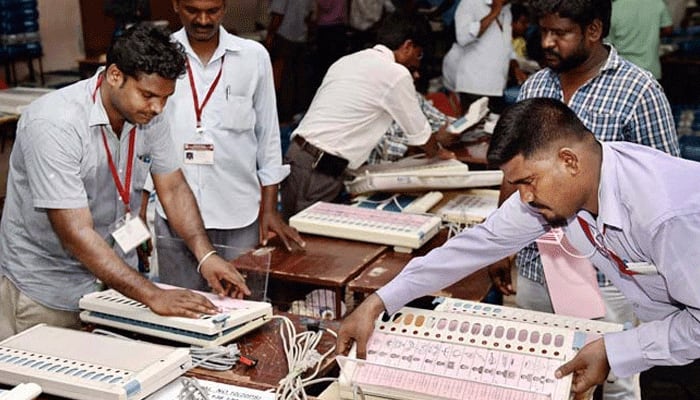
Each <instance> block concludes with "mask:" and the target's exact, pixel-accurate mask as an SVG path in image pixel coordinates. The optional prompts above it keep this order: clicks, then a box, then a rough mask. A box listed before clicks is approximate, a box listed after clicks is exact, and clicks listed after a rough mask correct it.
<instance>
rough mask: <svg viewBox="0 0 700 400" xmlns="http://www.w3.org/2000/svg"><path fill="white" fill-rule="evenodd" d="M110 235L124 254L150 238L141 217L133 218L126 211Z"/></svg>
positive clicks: (149, 233)
mask: <svg viewBox="0 0 700 400" xmlns="http://www.w3.org/2000/svg"><path fill="white" fill-rule="evenodd" d="M112 237H113V238H114V241H115V242H117V244H118V245H119V247H120V248H121V249H122V251H123V252H124V253H125V254H126V253H128V252H130V251H131V250H133V249H135V248H136V246H138V245H139V244H141V243H143V242H144V241H145V240H148V239H150V238H151V232H149V231H148V228H147V227H146V224H144V223H143V221H141V218H138V217H136V218H134V217H132V216H131V214H129V213H127V214H126V215H125V216H124V217H123V218H122V219H121V220H119V221H118V222H117V224H116V229H115V230H114V231H113V232H112Z"/></svg>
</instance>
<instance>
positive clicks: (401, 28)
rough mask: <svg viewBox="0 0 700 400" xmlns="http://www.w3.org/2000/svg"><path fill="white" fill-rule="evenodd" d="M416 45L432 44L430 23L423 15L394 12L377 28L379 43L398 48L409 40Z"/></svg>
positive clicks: (393, 48) (394, 48)
mask: <svg viewBox="0 0 700 400" xmlns="http://www.w3.org/2000/svg"><path fill="white" fill-rule="evenodd" d="M407 40H410V41H412V42H413V43H414V44H415V45H416V46H420V47H423V48H425V47H427V46H428V45H429V44H430V42H431V41H430V25H429V24H428V20H427V19H425V17H423V16H421V15H410V14H405V13H403V12H399V11H397V12H394V13H392V14H389V15H387V16H386V17H384V20H383V21H382V23H381V25H380V26H379V29H378V30H377V43H380V44H383V45H384V46H386V47H388V48H390V49H392V50H396V49H398V48H399V47H401V45H402V44H403V43H404V42H405V41H407Z"/></svg>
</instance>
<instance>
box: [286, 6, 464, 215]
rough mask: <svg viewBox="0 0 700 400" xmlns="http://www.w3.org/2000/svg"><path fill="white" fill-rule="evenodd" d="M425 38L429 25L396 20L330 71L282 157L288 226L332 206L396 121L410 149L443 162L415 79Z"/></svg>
mask: <svg viewBox="0 0 700 400" xmlns="http://www.w3.org/2000/svg"><path fill="white" fill-rule="evenodd" d="M428 38H429V34H428V27H427V22H426V21H425V20H424V19H422V20H421V19H419V18H418V17H408V16H405V15H403V14H398V13H397V14H392V15H390V16H388V17H387V18H386V19H385V20H384V23H383V25H382V26H381V27H380V29H379V32H378V42H379V43H381V44H378V45H376V46H374V47H373V48H370V49H366V50H362V51H359V52H356V53H353V54H350V55H348V56H345V57H343V58H341V59H340V60H338V61H336V62H335V63H334V64H333V65H331V67H330V68H329V69H328V73H327V74H326V76H325V77H324V79H323V83H322V84H321V87H320V88H319V89H318V91H317V92H316V96H315V97H314V99H313V101H312V103H311V107H310V108H309V110H308V112H307V113H306V115H305V116H304V118H303V119H302V120H301V123H300V124H299V127H298V128H297V129H296V130H295V131H294V133H293V134H292V143H291V145H290V147H289V149H288V150H287V154H286V155H285V162H286V163H288V164H289V165H290V167H291V173H290V175H289V176H288V177H287V179H286V180H285V181H284V182H283V183H282V209H283V215H284V217H285V218H289V217H291V216H292V215H294V214H296V213H297V212H299V211H301V210H302V209H304V208H306V207H308V206H309V205H311V204H313V203H315V202H316V201H319V200H323V201H333V200H335V199H336V198H337V197H338V195H339V194H340V193H341V191H342V189H343V172H344V171H345V168H346V167H349V168H353V169H354V168H357V167H359V166H360V165H362V164H363V163H364V162H365V161H366V160H367V158H368V157H369V154H370V153H371V151H372V149H373V148H374V146H376V144H377V143H378V142H379V140H380V139H381V137H382V135H384V133H385V132H386V130H387V128H388V127H389V125H390V124H391V121H392V120H396V121H397V122H398V123H399V125H401V126H402V128H403V130H404V131H405V132H406V138H407V144H409V145H413V146H418V145H425V147H424V149H425V152H426V153H427V154H428V155H429V156H434V155H436V154H438V152H439V148H438V145H437V141H436V140H435V139H434V137H433V136H432V135H431V128H430V124H429V123H428V121H427V120H426V118H425V116H424V115H423V113H422V112H421V110H420V107H419V105H418V102H417V101H416V96H415V91H416V90H415V87H414V86H413V79H412V76H411V72H412V71H415V70H417V69H418V67H419V65H420V60H421V58H422V56H423V46H424V45H425V44H426V43H427V41H428ZM450 156H451V157H454V155H453V154H451V153H449V152H444V153H443V154H442V157H450Z"/></svg>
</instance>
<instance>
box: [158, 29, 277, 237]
mask: <svg viewBox="0 0 700 400" xmlns="http://www.w3.org/2000/svg"><path fill="white" fill-rule="evenodd" d="M173 36H174V38H175V39H176V40H177V41H179V42H180V43H182V44H183V46H184V47H185V51H186V53H187V57H188V60H189V62H190V67H191V68H192V71H193V76H194V82H195V86H196V88H197V98H198V101H199V104H200V105H201V104H202V102H203V101H204V98H205V96H206V94H207V92H208V91H209V88H210V87H211V86H212V84H213V82H214V80H215V78H216V75H217V74H218V72H219V70H220V68H221V62H222V57H224V55H225V58H224V61H223V62H224V66H223V71H222V75H221V78H220V80H219V83H218V85H217V86H216V88H215V89H214V92H213V93H212V95H211V98H210V99H209V101H208V102H207V103H206V105H205V107H204V111H203V113H202V126H203V128H204V133H202V134H200V133H197V131H196V127H197V118H196V115H195V110H194V101H193V98H192V90H191V86H190V81H189V78H188V76H187V74H185V75H184V76H182V77H181V78H180V79H178V81H177V85H176V87H175V93H174V94H173V95H172V96H171V97H170V99H169V100H168V105H167V107H166V109H165V116H166V118H167V119H168V121H169V122H170V123H171V126H172V132H173V138H174V141H175V145H176V146H177V149H178V155H177V160H178V161H179V162H180V163H182V162H183V161H184V145H185V143H210V144H213V145H214V164H213V165H193V164H182V169H183V171H184V173H185V178H186V179H187V183H189V185H190V187H191V188H192V192H193V193H194V196H195V198H196V199H197V204H198V205H199V208H200V211H201V213H202V219H203V220H204V225H205V226H206V228H207V229H236V228H242V227H245V226H248V225H250V224H252V223H253V222H254V221H255V220H256V219H257V218H258V212H259V210H260V198H261V192H260V186H261V185H262V186H270V185H276V184H278V183H280V182H281V181H282V180H283V179H284V178H285V177H287V175H289V166H288V165H282V150H281V145H280V130H279V124H278V121H277V106H276V102H275V88H274V82H273V79H272V66H271V64H270V57H269V55H268V54H267V51H266V50H265V48H264V47H262V45H260V44H259V43H257V42H255V41H252V40H247V39H242V38H239V37H237V36H234V35H231V34H229V33H228V32H226V30H224V29H223V28H220V30H219V47H218V48H217V49H216V51H215V52H214V54H213V55H212V57H211V59H210V61H209V62H208V63H207V65H202V63H201V62H200V60H199V57H197V55H196V54H195V53H194V51H193V50H192V47H191V46H190V44H189V41H188V40H187V34H186V32H185V31H184V29H181V30H179V31H178V32H175V33H174V35H173ZM157 210H158V214H160V215H161V216H162V217H165V212H164V211H163V208H162V206H161V205H160V203H158V207H157Z"/></svg>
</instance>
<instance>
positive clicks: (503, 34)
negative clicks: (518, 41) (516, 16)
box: [442, 0, 527, 113]
mask: <svg viewBox="0 0 700 400" xmlns="http://www.w3.org/2000/svg"><path fill="white" fill-rule="evenodd" d="M507 3H508V0H462V1H461V2H460V3H459V5H458V6H457V10H456V11H455V30H456V31H455V38H456V41H455V43H454V44H452V47H451V48H450V51H449V52H448V53H447V55H445V58H444V60H443V63H442V71H443V72H442V75H443V76H442V78H443V81H444V84H445V87H447V88H448V89H450V90H452V91H453V92H457V93H459V95H460V103H461V104H462V110H463V111H464V112H466V109H467V107H468V105H469V104H471V103H472V102H473V101H475V100H477V99H478V98H480V97H482V96H488V97H489V108H490V109H491V111H493V112H495V113H500V110H501V108H503V91H504V89H505V88H506V83H507V80H508V71H509V68H512V70H513V74H514V76H515V79H516V81H517V82H518V84H522V83H523V82H524V81H525V79H527V76H526V75H525V73H524V72H523V71H521V70H520V68H519V67H518V63H517V61H516V60H515V57H514V53H513V49H512V46H511V40H512V28H511V21H512V15H511V11H510V5H509V4H507Z"/></svg>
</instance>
